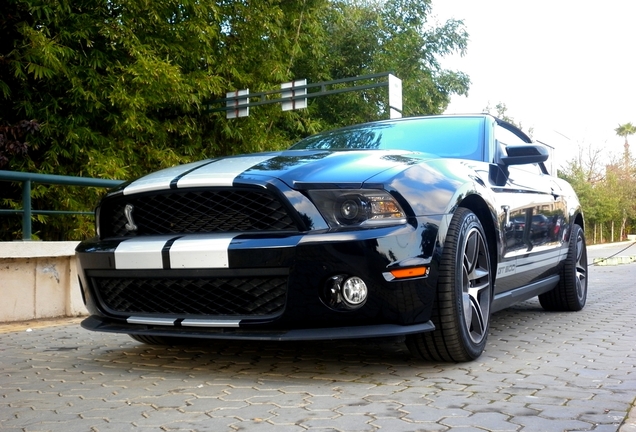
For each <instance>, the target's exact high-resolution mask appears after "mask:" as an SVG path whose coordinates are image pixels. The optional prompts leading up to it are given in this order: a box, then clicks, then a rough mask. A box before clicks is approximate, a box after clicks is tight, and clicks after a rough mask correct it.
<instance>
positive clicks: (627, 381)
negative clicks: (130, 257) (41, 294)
mask: <svg viewBox="0 0 636 432" xmlns="http://www.w3.org/2000/svg"><path fill="white" fill-rule="evenodd" d="M635 277H636V263H635V264H626V265H622V266H616V267H590V295H589V299H588V305H587V307H586V308H585V309H584V310H583V311H581V312H578V313H548V312H544V311H543V310H542V309H541V307H540V306H539V304H538V302H537V301H534V300H533V301H529V302H526V303H523V304H521V305H518V306H516V307H514V308H512V309H509V310H506V311H502V312H499V313H497V314H495V315H494V316H493V318H492V329H491V334H490V337H489V343H488V347H487V350H486V352H485V353H484V355H483V356H482V357H481V358H479V359H478V360H477V361H475V362H471V363H463V364H435V363H427V362H422V361H417V360H414V359H413V358H411V357H409V354H408V351H407V350H406V348H405V346H404V344H403V341H402V340H397V339H382V340H368V341H355V342H352V341H344V342H343V341H334V342H311V343H264V342H262V343H254V342H216V343H212V344H210V345H208V346H190V347H187V348H186V347H179V348H177V347H169V348H161V347H151V346H147V345H142V344H139V343H137V342H135V341H133V340H132V339H129V338H128V337H127V336H125V335H113V334H100V333H93V332H89V331H86V330H83V329H81V328H80V327H79V325H78V323H79V320H78V319H71V320H69V319H66V320H63V321H57V322H53V323H52V322H33V323H26V324H23V325H16V324H13V325H4V326H0V395H1V397H0V429H1V430H2V431H48V430H50V431H64V432H74V431H82V432H83V431H127V430H134V431H144V430H145V431H161V430H163V431H177V430H179V431H181V430H188V431H189V430H193V431H194V430H196V431H214V432H218V431H245V430H257V431H270V430H271V431H276V432H287V431H303V430H308V429H309V430H323V431H374V430H378V429H382V430H388V431H391V432H399V431H447V430H452V431H463V432H469V431H485V430H486V431H521V432H533V431H562V430H568V431H616V430H618V429H619V427H620V428H621V432H622V431H628V430H629V431H632V430H633V429H631V427H632V426H633V424H632V426H630V424H628V423H626V424H624V425H623V426H622V427H621V423H622V422H623V419H624V418H625V415H626V413H627V412H628V410H630V408H631V407H632V402H633V400H634V397H635V396H636V330H635V329H634V326H635V324H636V295H635V294H636V287H635V285H634V279H635ZM0 301H1V300H0ZM27 326H28V328H27ZM29 330H30V331H29Z"/></svg>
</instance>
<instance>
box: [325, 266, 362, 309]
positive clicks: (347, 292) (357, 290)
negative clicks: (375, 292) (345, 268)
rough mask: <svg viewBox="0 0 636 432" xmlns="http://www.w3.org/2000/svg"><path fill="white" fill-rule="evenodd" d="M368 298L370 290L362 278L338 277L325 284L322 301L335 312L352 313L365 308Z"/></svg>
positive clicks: (331, 278) (333, 277)
mask: <svg viewBox="0 0 636 432" xmlns="http://www.w3.org/2000/svg"><path fill="white" fill-rule="evenodd" d="M368 296H369V289H368V288H367V284H366V283H364V281H363V280H362V279H361V278H359V277H357V276H349V275H337V276H332V277H330V278H329V279H328V280H327V281H326V282H325V286H324V288H323V290H322V294H321V296H320V299H321V300H322V302H323V303H324V304H326V305H327V306H329V307H330V308H332V309H334V310H337V311H352V310H355V309H359V308H361V307H362V306H364V303H365V302H366V301H367V298H368Z"/></svg>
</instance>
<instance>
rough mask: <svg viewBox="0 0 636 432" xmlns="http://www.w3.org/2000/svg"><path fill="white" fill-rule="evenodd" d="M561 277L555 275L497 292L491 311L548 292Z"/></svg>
mask: <svg viewBox="0 0 636 432" xmlns="http://www.w3.org/2000/svg"><path fill="white" fill-rule="evenodd" d="M559 279H560V277H559V275H554V276H550V277H549V278H547V279H543V280H540V281H538V282H534V283H531V284H530V285H526V286H523V287H521V288H516V289H513V290H511V291H506V292H504V293H500V294H497V295H495V298H494V300H493V301H492V306H491V311H492V312H493V313H494V312H497V311H500V310H502V309H506V308H507V307H510V306H512V305H513V304H515V303H519V302H522V301H525V300H528V299H531V298H532V297H535V296H538V295H539V294H543V293H546V292H548V291H550V290H551V289H553V288H554V287H555V286H557V284H558V283H559Z"/></svg>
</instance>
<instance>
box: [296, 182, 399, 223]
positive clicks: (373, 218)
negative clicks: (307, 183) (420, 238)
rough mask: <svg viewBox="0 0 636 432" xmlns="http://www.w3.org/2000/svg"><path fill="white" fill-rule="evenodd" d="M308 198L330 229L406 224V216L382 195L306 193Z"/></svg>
mask: <svg viewBox="0 0 636 432" xmlns="http://www.w3.org/2000/svg"><path fill="white" fill-rule="evenodd" d="M308 192H309V197H310V198H311V200H312V201H313V203H314V204H315V205H316V207H318V210H320V213H321V214H322V215H323V217H324V218H325V219H326V220H327V223H328V224H329V226H331V227H332V228H337V227H343V226H345V227H346V226H356V225H359V226H378V225H396V224H403V223H406V215H405V214H404V211H403V210H402V208H401V207H400V205H399V204H398V203H397V201H395V199H394V198H393V197H392V196H391V195H390V194H389V193H388V192H386V191H382V190H362V189H356V190H350V189H330V190H310V191H308Z"/></svg>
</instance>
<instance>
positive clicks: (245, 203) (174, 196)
mask: <svg viewBox="0 0 636 432" xmlns="http://www.w3.org/2000/svg"><path fill="white" fill-rule="evenodd" d="M127 204H130V205H132V206H133V211H132V217H133V220H134V223H135V225H136V226H137V230H136V231H131V230H128V229H126V224H127V222H128V220H127V219H126V216H125V214H124V208H125V207H126V205H127ZM100 229H101V236H102V238H108V237H129V236H135V235H161V234H194V233H214V232H227V231H243V232H244V231H270V230H276V231H278V230H285V231H290V230H291V231H297V230H298V227H297V226H296V224H295V223H294V221H293V220H292V218H291V217H290V215H289V214H288V212H287V209H286V208H285V206H283V205H282V203H281V202H280V201H279V200H278V199H277V198H276V197H274V196H273V195H271V194H270V193H269V192H267V191H260V190H254V189H218V190H210V189H205V190H185V191H167V192H163V193H159V194H154V195H140V196H130V197H127V196H121V197H116V198H112V199H110V200H105V201H104V202H103V203H102V206H101V210H100Z"/></svg>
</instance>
